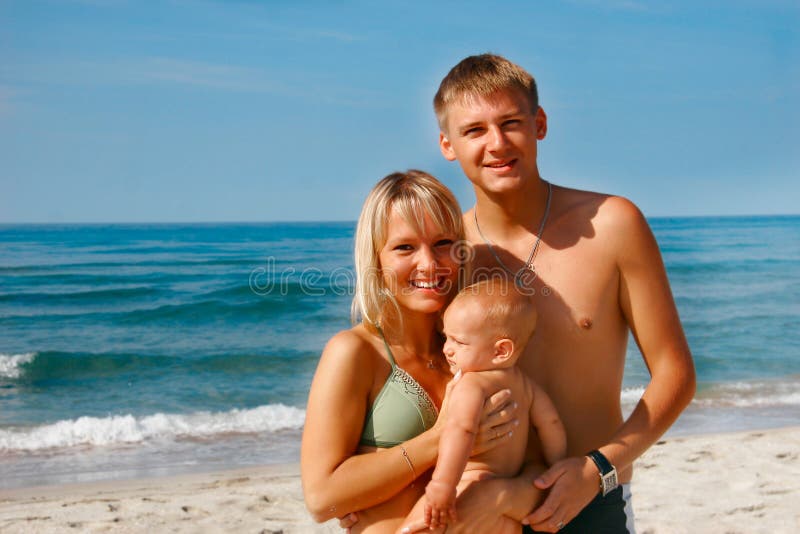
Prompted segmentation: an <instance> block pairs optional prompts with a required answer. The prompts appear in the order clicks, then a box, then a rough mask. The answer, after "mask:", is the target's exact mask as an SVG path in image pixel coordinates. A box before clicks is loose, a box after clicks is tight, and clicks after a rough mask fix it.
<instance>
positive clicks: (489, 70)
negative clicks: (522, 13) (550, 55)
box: [433, 54, 539, 132]
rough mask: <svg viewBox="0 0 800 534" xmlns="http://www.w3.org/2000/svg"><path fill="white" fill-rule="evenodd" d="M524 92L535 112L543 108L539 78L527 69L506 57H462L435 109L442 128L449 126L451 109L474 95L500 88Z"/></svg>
mask: <svg viewBox="0 0 800 534" xmlns="http://www.w3.org/2000/svg"><path fill="white" fill-rule="evenodd" d="M510 89H511V90H517V91H521V92H522V94H523V95H525V97H526V98H527V99H528V102H529V103H530V105H531V113H536V111H537V110H538V109H539V93H538V91H537V89H536V80H534V79H533V76H531V75H530V73H528V71H526V70H525V69H523V68H522V67H520V66H519V65H517V64H515V63H512V62H511V61H509V60H507V59H506V58H504V57H502V56H498V55H495V54H481V55H478V56H469V57H467V58H465V59H462V60H461V61H460V62H459V63H458V65H456V66H455V67H453V68H452V69H450V72H448V73H447V76H445V77H444V79H443V80H442V83H441V84H439V90H438V91H436V96H434V97H433V109H434V111H435V112H436V119H437V120H438V121H439V128H440V129H441V130H442V131H443V132H444V131H445V127H446V125H447V109H448V107H449V106H450V105H452V104H455V103H464V102H465V101H469V99H470V98H474V97H476V96H478V97H489V96H491V95H493V94H495V93H497V92H498V91H508V90H510Z"/></svg>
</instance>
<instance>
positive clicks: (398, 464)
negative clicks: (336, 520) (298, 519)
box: [300, 331, 441, 521]
mask: <svg viewBox="0 0 800 534" xmlns="http://www.w3.org/2000/svg"><path fill="white" fill-rule="evenodd" d="M374 350H375V349H374V348H373V347H372V346H371V345H370V344H369V343H368V342H367V341H365V340H364V339H362V338H361V337H359V336H358V334H356V333H354V332H353V331H345V332H341V333H339V334H337V335H336V336H334V337H333V338H332V339H331V340H330V341H329V342H328V345H327V346H326V347H325V350H324V351H323V353H322V357H321V358H320V362H319V365H318V366H317V372H316V374H315V376H314V380H313V382H312V384H311V392H310V393H309V398H308V406H307V408H306V422H305V428H304V431H303V443H302V448H301V460H300V462H301V473H302V479H303V492H304V494H305V499H306V505H307V507H308V509H309V512H310V513H311V515H312V516H313V517H314V519H315V520H316V521H327V520H328V519H331V518H333V517H337V516H343V515H345V514H348V513H350V512H354V511H357V510H364V509H366V508H369V507H372V506H375V505H377V504H380V503H382V502H385V501H387V500H389V499H390V498H391V497H393V496H394V495H396V494H397V493H399V492H400V491H401V490H402V489H403V488H405V487H406V486H408V485H409V484H411V483H412V482H413V480H414V478H415V477H414V475H413V474H412V470H411V468H410V466H409V463H408V461H407V459H406V457H405V456H404V454H403V449H404V450H405V453H406V454H407V455H408V458H409V459H410V460H411V462H412V463H413V466H414V473H415V474H416V475H419V474H421V473H423V472H425V471H426V470H428V469H430V468H431V467H432V466H433V465H434V463H435V462H436V451H437V444H438V441H439V435H440V433H441V427H440V425H439V424H437V425H435V426H434V428H432V429H430V430H428V431H426V432H424V433H422V434H420V435H419V436H417V437H416V438H413V439H411V440H408V441H406V442H405V443H403V445H402V447H400V446H398V447H393V448H391V449H386V450H385V451H382V452H381V453H368V454H356V450H357V448H358V443H359V440H360V437H361V430H362V427H363V425H364V417H365V414H366V410H367V402H368V400H369V393H370V391H371V389H372V387H373V383H374V381H375V380H376V379H377V377H376V373H380V368H379V367H378V363H377V362H378V360H377V359H376V358H374V357H372V355H373V354H374Z"/></svg>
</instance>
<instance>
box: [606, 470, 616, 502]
mask: <svg viewBox="0 0 800 534" xmlns="http://www.w3.org/2000/svg"><path fill="white" fill-rule="evenodd" d="M602 480H603V497H605V496H606V495H607V494H608V493H609V492H611V491H614V490H615V489H616V487H617V485H618V484H617V470H616V469H615V470H613V471H611V472H610V473H606V474H605V475H603V476H602Z"/></svg>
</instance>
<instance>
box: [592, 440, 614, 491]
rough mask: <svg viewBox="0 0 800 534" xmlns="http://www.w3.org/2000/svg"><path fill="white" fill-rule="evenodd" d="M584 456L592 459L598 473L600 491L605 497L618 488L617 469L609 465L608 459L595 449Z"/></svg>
mask: <svg viewBox="0 0 800 534" xmlns="http://www.w3.org/2000/svg"><path fill="white" fill-rule="evenodd" d="M586 456H588V457H589V458H591V459H592V461H593V462H594V465H596V466H597V470H598V471H600V491H601V492H602V493H603V497H605V496H606V495H608V494H609V493H611V492H612V491H614V490H615V489H616V488H617V486H619V481H617V468H616V467H614V466H613V465H611V462H609V461H608V458H606V457H605V456H603V453H602V452H600V451H598V450H597V449H595V450H593V451H589V452H587V453H586Z"/></svg>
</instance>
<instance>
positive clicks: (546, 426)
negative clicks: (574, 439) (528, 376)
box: [530, 381, 567, 465]
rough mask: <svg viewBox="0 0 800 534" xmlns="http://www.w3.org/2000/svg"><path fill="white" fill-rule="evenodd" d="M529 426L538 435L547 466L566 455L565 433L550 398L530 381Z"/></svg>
mask: <svg viewBox="0 0 800 534" xmlns="http://www.w3.org/2000/svg"><path fill="white" fill-rule="evenodd" d="M531 390H532V392H533V395H532V399H533V402H531V411H530V415H531V424H532V425H533V426H534V428H536V432H538V433H539V439H540V440H541V442H542V452H543V453H544V458H545V460H546V461H547V464H548V465H553V464H554V463H555V462H557V461H559V460H561V459H562V458H564V457H565V456H566V455H567V433H566V432H565V431H564V424H563V423H562V422H561V417H559V415H558V411H556V407H555V405H553V401H552V400H550V396H549V395H547V393H545V391H544V390H543V389H542V388H541V387H540V386H539V385H538V384H537V383H535V382H533V381H531Z"/></svg>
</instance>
